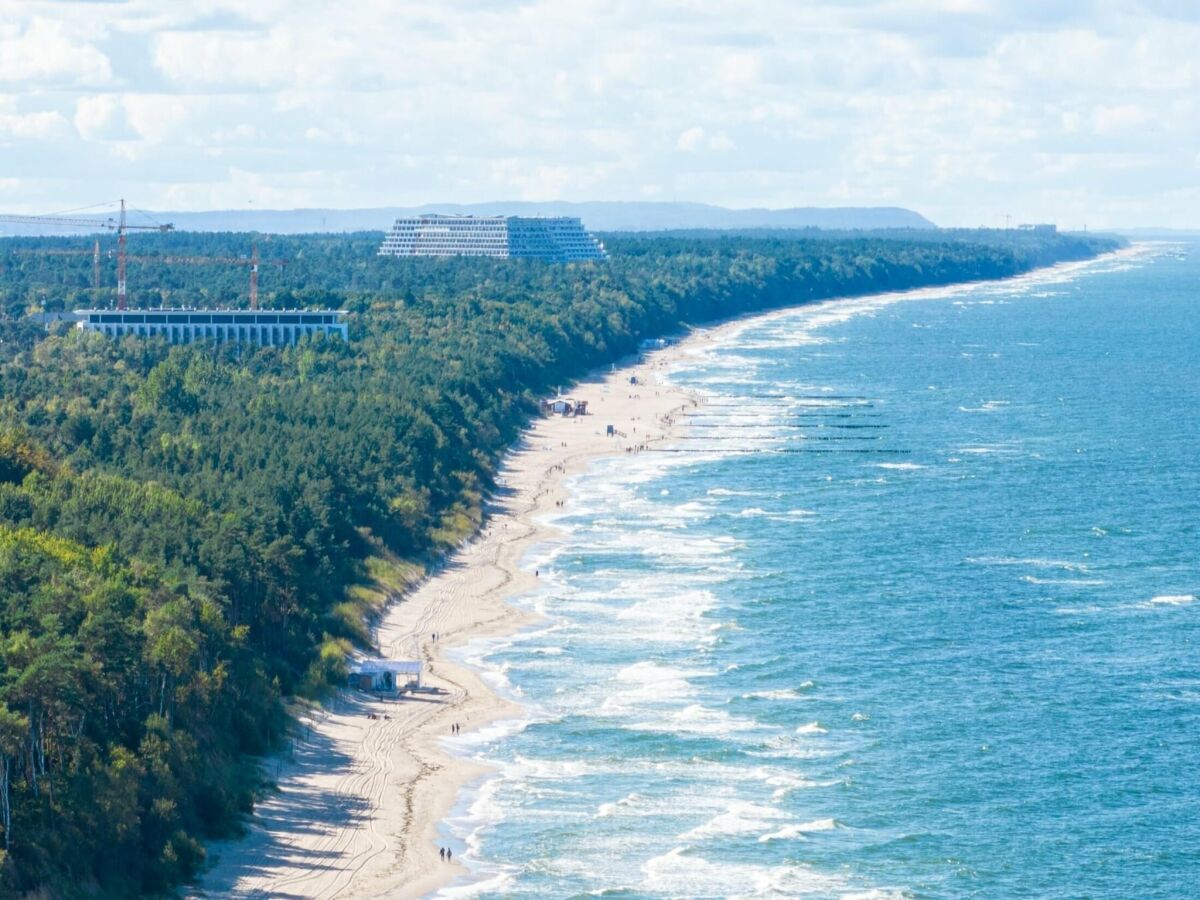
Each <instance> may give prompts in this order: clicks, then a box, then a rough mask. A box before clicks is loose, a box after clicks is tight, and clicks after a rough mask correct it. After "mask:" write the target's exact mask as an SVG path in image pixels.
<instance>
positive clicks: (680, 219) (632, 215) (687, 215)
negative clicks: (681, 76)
mask: <svg viewBox="0 0 1200 900" xmlns="http://www.w3.org/2000/svg"><path fill="white" fill-rule="evenodd" d="M422 213H446V214H451V215H490V216H495V215H525V216H533V215H548V216H578V217H579V218H581V219H583V222H584V225H586V226H587V227H588V228H589V229H590V230H592V231H664V230H668V229H713V228H719V229H744V228H789V229H790V228H822V229H841V230H847V229H863V230H873V229H881V228H935V227H936V226H935V225H934V223H933V222H931V221H929V220H928V219H926V218H925V217H924V216H922V215H920V214H919V213H915V212H913V211H912V210H909V209H901V208H899V207H890V206H880V207H849V206H847V207H832V208H827V209H820V208H816V207H796V208H794V209H727V208H725V207H723V206H712V205H709V204H707V203H639V202H630V203H622V202H594V203H566V202H550V203H529V202H523V201H515V200H514V201H502V202H495V203H469V204H462V203H427V204H425V205H424V206H385V207H379V208H377V209H256V210H248V209H247V210H242V209H235V210H218V211H214V212H151V213H148V215H149V216H151V217H152V218H153V219H154V220H156V221H159V222H171V223H173V224H174V225H175V227H176V228H177V229H179V230H181V231H261V232H266V233H272V234H305V233H310V232H321V231H325V232H345V231H386V230H387V229H389V228H391V226H392V221H393V220H394V219H396V218H397V217H399V216H410V215H420V214H422ZM97 218H104V217H97ZM130 221H132V222H140V221H144V220H143V219H142V217H141V216H140V215H133V216H131V218H130ZM72 232H73V233H76V234H78V233H80V232H79V231H78V230H76V229H72ZM62 233H64V232H63V230H62V229H58V228H55V229H39V228H37V227H36V226H34V227H30V226H24V225H8V224H6V223H0V235H5V234H62Z"/></svg>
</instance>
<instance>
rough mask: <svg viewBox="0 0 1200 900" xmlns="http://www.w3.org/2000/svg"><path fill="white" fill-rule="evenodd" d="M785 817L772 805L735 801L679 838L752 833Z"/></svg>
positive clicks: (693, 838) (695, 838)
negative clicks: (723, 810)
mask: <svg viewBox="0 0 1200 900" xmlns="http://www.w3.org/2000/svg"><path fill="white" fill-rule="evenodd" d="M787 818H789V816H788V814H787V813H785V812H783V811H781V810H778V809H776V808H775V807H773V806H761V805H759V804H755V803H747V802H743V801H737V802H735V803H732V804H730V806H729V808H728V809H727V810H725V812H723V813H721V814H719V815H716V816H713V817H712V818H711V819H709V820H708V821H707V822H705V823H704V824H702V825H697V826H696V827H695V828H693V829H691V830H690V831H686V832H684V833H683V834H681V835H679V839H680V840H681V841H696V840H703V839H704V838H711V837H721V836H724V835H730V834H754V833H757V832H760V831H762V830H763V829H764V828H771V827H774V826H773V825H772V823H773V822H777V821H779V820H781V819H787Z"/></svg>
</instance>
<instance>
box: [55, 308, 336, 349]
mask: <svg viewBox="0 0 1200 900" xmlns="http://www.w3.org/2000/svg"><path fill="white" fill-rule="evenodd" d="M345 315H346V311H345V310H342V309H311V310H310V309H281V310H272V311H265V310H261V309H128V310H114V309H77V310H75V312H74V313H72V314H71V317H72V318H74V319H75V320H76V324H75V327H76V328H81V329H83V330H84V331H98V332H100V333H101V334H106V335H108V336H109V337H122V336H124V335H127V334H133V335H137V336H138V337H165V338H166V339H167V340H168V341H169V342H170V343H172V344H190V343H192V342H193V341H205V340H208V341H217V342H220V343H236V344H256V345H258V346H261V347H281V346H285V345H291V344H295V343H296V342H297V341H299V340H300V338H302V337H303V336H305V335H311V334H321V335H324V336H326V337H338V338H341V339H342V340H348V339H349V334H348V329H347V327H346V323H345V321H343V317H344V316H345Z"/></svg>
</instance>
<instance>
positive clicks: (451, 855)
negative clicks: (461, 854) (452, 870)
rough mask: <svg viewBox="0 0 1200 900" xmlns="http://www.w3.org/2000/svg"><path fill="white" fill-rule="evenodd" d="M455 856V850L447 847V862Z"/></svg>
mask: <svg viewBox="0 0 1200 900" xmlns="http://www.w3.org/2000/svg"><path fill="white" fill-rule="evenodd" d="M453 858H454V851H453V850H451V849H450V848H449V847H447V848H446V862H450V861H451V860H452V859H453Z"/></svg>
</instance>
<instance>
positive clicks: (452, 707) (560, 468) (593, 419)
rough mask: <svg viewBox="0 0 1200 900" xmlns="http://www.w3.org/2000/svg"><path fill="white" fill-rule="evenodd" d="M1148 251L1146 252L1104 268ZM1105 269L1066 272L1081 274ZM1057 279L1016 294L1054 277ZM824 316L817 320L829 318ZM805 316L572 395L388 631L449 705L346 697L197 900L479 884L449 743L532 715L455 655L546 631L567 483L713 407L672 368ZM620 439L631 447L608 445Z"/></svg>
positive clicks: (289, 762) (908, 295) (219, 855)
mask: <svg viewBox="0 0 1200 900" xmlns="http://www.w3.org/2000/svg"><path fill="white" fill-rule="evenodd" d="M1138 252H1139V250H1138V247H1137V246H1136V245H1135V246H1134V247H1130V248H1127V249H1123V250H1119V251H1116V252H1114V253H1111V254H1105V255H1103V256H1102V257H1100V259H1105V258H1109V259H1112V258H1120V257H1124V256H1134V255H1136V254H1137V253H1138ZM1092 263H1093V261H1081V262H1069V263H1061V264H1059V265H1057V266H1054V267H1052V268H1053V269H1054V270H1059V271H1064V272H1069V271H1072V270H1076V269H1081V268H1084V267H1087V266H1089V265H1091V264H1092ZM1048 271H1050V270H1047V269H1042V270H1036V271H1035V272H1033V273H1029V274H1026V275H1023V276H1017V279H1018V280H1020V279H1023V278H1042V277H1044V274H1045V273H1046V272H1048ZM963 288H964V285H961V284H958V285H945V286H938V287H931V288H920V289H916V290H913V291H907V292H899V293H889V294H875V295H869V296H864V297H861V298H856V299H851V300H846V299H840V300H831V301H826V303H837V304H838V305H839V307H840V306H842V305H843V304H847V303H855V302H857V303H871V304H879V303H887V302H895V301H899V300H915V299H921V298H927V297H933V296H938V295H941V294H944V293H946V292H950V291H957V290H962V289H963ZM825 305H826V304H825V303H822V304H819V305H817V306H815V307H813V308H814V309H815V311H817V312H819V311H820V310H821V308H824V307H825ZM829 308H832V307H829ZM795 311H796V307H788V308H783V309H778V310H774V311H770V312H765V313H754V314H748V315H747V316H744V317H739V318H737V319H733V320H730V321H727V322H724V323H721V324H718V325H715V326H712V327H710V328H708V329H705V330H702V331H696V332H693V333H692V334H691V335H689V336H688V337H687V338H686V339H684V340H683V341H681V342H678V343H676V344H674V345H672V346H671V347H668V348H666V349H664V350H658V351H655V352H653V353H651V354H649V355H648V356H646V357H645V358H644V359H642V360H640V361H638V362H636V363H633V364H631V365H628V366H626V367H623V368H614V370H613V371H612V372H611V373H608V374H606V375H605V376H604V377H596V378H592V379H590V380H586V381H584V382H582V383H580V384H579V385H577V386H576V387H575V388H574V389H573V390H572V392H571V396H573V397H578V398H580V399H584V400H587V401H588V402H589V413H590V414H589V415H588V416H586V417H582V418H563V417H561V416H555V417H550V418H542V419H537V420H536V421H535V422H534V423H533V424H532V426H531V427H530V428H529V429H528V430H527V431H526V432H525V433H524V436H523V438H522V440H521V442H520V444H519V445H518V446H517V447H516V448H514V449H513V450H512V451H511V452H510V453H509V454H508V456H507V457H506V458H505V462H504V465H503V467H502V470H501V473H500V476H499V484H500V490H499V491H498V492H497V493H498V496H497V497H496V498H494V503H493V505H492V507H491V508H490V513H489V517H488V521H487V523H486V526H485V528H484V530H483V531H482V532H481V533H480V534H479V535H478V536H477V537H476V538H475V539H474V540H473V541H472V542H471V543H469V544H468V545H466V546H464V547H463V548H462V549H461V550H460V551H459V552H457V553H454V554H453V555H452V556H451V557H450V559H449V560H448V562H447V565H446V566H445V567H444V569H443V570H442V571H441V572H440V573H438V574H437V575H436V576H435V577H432V578H430V579H428V580H427V581H425V582H424V583H423V584H422V585H421V586H420V587H419V588H418V589H417V590H415V591H413V592H412V593H410V594H408V595H406V596H405V597H403V598H402V599H400V600H399V601H398V602H396V603H394V604H392V606H391V607H389V609H388V611H387V613H386V615H385V617H384V619H383V621H382V622H381V624H380V627H379V629H378V633H377V637H378V643H379V646H380V648H381V649H382V650H383V652H384V654H385V655H386V656H390V657H394V658H398V659H412V658H414V657H417V656H419V657H420V659H422V660H423V661H424V663H425V667H426V670H425V671H426V674H425V680H426V682H427V683H428V684H430V685H436V686H439V687H441V688H443V689H444V690H445V693H444V694H441V695H438V696H436V697H434V696H428V697H426V698H425V699H420V700H417V699H407V700H402V701H398V702H381V701H377V700H372V699H370V698H368V697H367V696H366V695H364V694H362V693H359V692H353V691H347V692H344V693H343V694H342V695H341V696H339V697H338V698H337V700H336V701H335V702H334V703H332V704H330V705H329V706H328V707H326V708H324V709H322V710H319V711H317V712H316V713H314V714H312V715H310V716H307V717H305V718H302V720H301V735H300V738H299V739H298V740H297V741H296V742H295V745H294V749H293V750H292V751H291V752H289V753H288V754H286V755H285V757H283V758H278V759H276V760H274V761H273V762H272V763H271V765H272V766H273V770H272V774H273V775H274V777H275V780H276V782H277V784H278V787H279V790H278V792H277V793H275V794H272V795H270V796H268V797H266V798H264V799H263V800H262V801H261V802H260V803H259V804H258V807H257V808H256V810H255V815H254V817H253V819H252V821H251V823H250V830H249V834H248V835H247V836H246V837H245V838H243V839H241V840H238V841H232V842H223V843H214V844H212V845H210V847H209V852H210V856H211V857H212V858H214V860H215V864H214V865H213V867H212V868H211V869H210V870H209V871H208V872H207V873H206V874H205V876H204V878H203V881H202V882H201V885H200V887H199V888H197V889H195V890H194V891H193V892H192V894H191V896H195V897H356V898H357V897H381V896H387V897H389V898H390V897H418V896H422V895H424V894H427V893H430V892H433V891H435V890H437V889H438V888H439V887H441V886H442V885H445V884H448V883H449V882H451V881H453V880H454V879H455V878H456V877H458V876H459V875H463V874H465V869H463V868H462V867H461V866H459V865H458V863H457V862H454V863H446V862H443V861H442V860H440V859H439V858H438V846H439V845H438V840H439V837H440V835H439V827H440V825H441V823H442V822H443V821H444V820H445V818H446V816H447V814H448V813H449V812H450V810H451V808H452V807H453V805H454V803H455V802H456V800H457V796H458V793H459V789H460V788H461V787H462V786H463V785H464V784H466V783H467V782H468V781H471V780H472V779H475V778H479V777H481V776H482V775H484V774H485V772H486V769H483V768H482V767H480V766H479V765H477V764H475V763H473V762H470V761H468V760H464V759H459V758H456V757H453V756H451V755H450V754H449V753H448V752H447V749H446V748H445V746H444V740H445V739H446V738H448V737H449V736H450V727H451V725H452V724H453V723H461V725H462V729H463V731H464V732H468V731H470V730H474V729H478V728H480V727H481V726H483V725H486V724H488V723H490V722H494V721H496V720H498V719H503V718H516V717H519V716H520V715H521V714H522V711H521V709H520V708H519V707H517V706H516V705H514V704H512V703H510V702H508V701H506V700H504V699H503V698H501V697H498V696H497V695H496V694H495V693H493V692H492V691H491V690H490V689H489V688H488V687H487V686H486V685H485V684H484V683H483V681H482V680H481V678H480V676H479V674H478V673H476V672H474V671H472V670H471V669H468V668H466V667H464V666H461V665H459V664H457V663H455V662H453V661H451V660H449V659H447V658H446V656H445V651H446V650H448V649H450V648H453V647H458V646H461V645H462V644H464V643H465V642H467V641H470V640H472V639H474V638H480V637H490V636H500V635H504V634H510V633H512V632H514V631H516V630H517V629H519V628H521V627H523V626H525V625H528V624H530V623H531V622H532V621H533V618H532V617H531V616H528V615H526V614H524V613H522V612H519V611H518V610H516V609H514V608H513V607H511V606H509V605H508V604H507V603H506V602H505V600H506V598H509V597H512V596H514V595H516V594H519V593H521V592H523V591H527V590H529V589H531V588H533V587H534V586H535V585H536V583H537V581H536V578H535V576H534V574H533V572H528V571H525V570H524V569H522V567H521V560H522V558H523V557H524V555H525V552H526V551H527V550H528V548H529V547H530V546H531V545H533V544H535V543H538V542H540V541H542V540H545V539H546V538H548V537H551V536H552V535H553V529H552V528H551V527H549V526H548V525H547V524H546V523H544V522H541V521H539V519H541V518H543V517H545V515H546V514H547V513H549V512H551V511H552V510H553V509H555V508H556V506H555V505H556V503H557V502H558V501H559V500H562V499H565V498H566V493H565V491H564V489H563V479H564V478H565V477H566V476H567V475H570V474H572V473H576V472H579V471H582V470H583V469H585V468H586V467H587V465H588V463H589V462H590V461H592V460H593V459H596V458H599V457H603V456H610V455H614V454H620V453H624V452H626V448H628V447H632V446H635V445H638V444H654V443H657V442H660V441H663V440H665V439H668V438H670V437H671V436H672V434H673V432H674V427H675V426H674V424H673V423H672V422H671V421H670V419H671V415H672V413H674V412H676V411H678V410H680V409H682V408H683V407H685V406H689V405H691V404H697V403H699V402H700V398H699V397H697V396H695V395H693V394H690V393H688V392H685V391H683V390H681V389H679V388H676V387H672V386H669V385H666V384H664V383H663V382H662V378H661V376H660V373H661V371H662V370H663V369H664V368H666V367H668V366H670V365H671V364H672V362H673V361H674V360H676V359H678V358H681V357H683V356H685V355H687V354H688V353H689V352H690V351H692V350H694V349H695V348H696V347H698V346H702V345H703V344H705V343H707V342H710V341H713V340H716V339H719V338H723V337H727V336H729V335H730V334H732V333H734V332H736V331H737V330H738V329H740V328H742V327H745V325H746V324H747V323H748V322H750V321H754V322H758V323H762V322H765V321H769V320H771V319H774V318H780V317H786V316H790V315H793V314H794V313H795ZM631 377H636V378H637V379H638V382H639V384H638V385H637V386H632V385H631V384H630V378H631ZM608 425H613V426H614V427H615V428H616V429H617V430H618V431H619V432H621V433H622V434H621V435H619V436H617V437H607V436H606V435H605V432H606V428H607V426H608ZM434 633H437V634H438V635H439V640H438V641H437V642H434V641H433V640H432V635H433V634H434ZM372 715H374V716H376V718H371V716H372ZM383 716H387V718H382V717H383Z"/></svg>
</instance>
